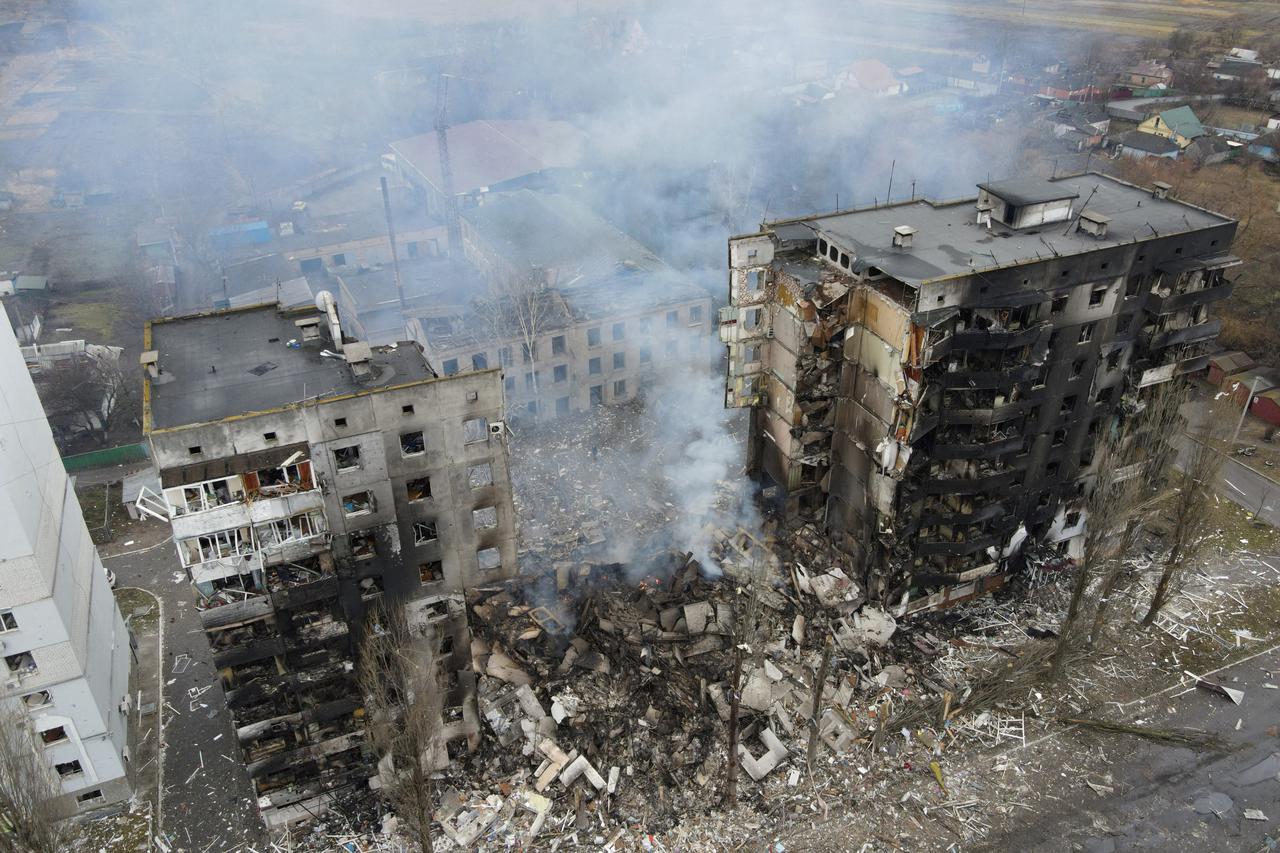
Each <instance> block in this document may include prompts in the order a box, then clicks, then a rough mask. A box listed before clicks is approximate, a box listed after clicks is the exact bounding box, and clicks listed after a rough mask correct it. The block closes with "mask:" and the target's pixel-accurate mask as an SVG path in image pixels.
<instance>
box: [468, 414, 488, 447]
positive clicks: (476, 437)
mask: <svg viewBox="0 0 1280 853" xmlns="http://www.w3.org/2000/svg"><path fill="white" fill-rule="evenodd" d="M477 424H478V425H479V426H477ZM488 440H489V421H488V420H486V419H485V418H467V419H465V420H464V421H463V422H462V443H463V444H480V443H481V442H485V441H488Z"/></svg>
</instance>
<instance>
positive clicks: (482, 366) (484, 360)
mask: <svg viewBox="0 0 1280 853" xmlns="http://www.w3.org/2000/svg"><path fill="white" fill-rule="evenodd" d="M471 369H472V370H488V369H489V356H488V354H487V353H483V352H476V353H472V354H471Z"/></svg>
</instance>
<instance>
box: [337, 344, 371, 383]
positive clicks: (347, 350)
mask: <svg viewBox="0 0 1280 853" xmlns="http://www.w3.org/2000/svg"><path fill="white" fill-rule="evenodd" d="M342 354H343V355H345V356H346V357H347V364H349V365H351V372H352V373H353V374H354V375H355V376H356V377H357V378H360V377H364V376H368V375H369V374H370V373H371V372H372V370H371V365H370V363H369V362H370V360H371V359H372V358H373V348H372V347H370V346H369V345H368V344H367V343H365V342H364V341H352V342H351V343H349V344H347V345H346V347H344V349H343V353H342Z"/></svg>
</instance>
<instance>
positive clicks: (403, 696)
mask: <svg viewBox="0 0 1280 853" xmlns="http://www.w3.org/2000/svg"><path fill="white" fill-rule="evenodd" d="M438 642H439V640H438V637H437V636H436V631H435V630H434V629H433V628H418V627H416V626H413V625H411V624H410V623H409V621H408V619H407V618H406V617H405V613H404V609H403V607H402V606H399V605H393V606H392V607H390V608H379V609H378V610H376V611H374V612H373V613H371V614H370V616H369V619H368V622H367V624H366V626H365V633H364V640H363V642H362V644H361V649H360V676H359V678H360V689H361V692H362V693H363V694H364V701H365V713H366V719H367V727H368V733H369V740H370V742H371V743H372V745H373V747H374V750H375V752H376V753H377V754H378V755H379V756H380V759H381V760H380V761H379V777H380V780H381V783H382V787H381V790H382V794H383V796H384V797H385V798H386V800H387V803H388V804H389V805H390V806H391V810H392V811H393V812H395V814H396V815H397V816H398V817H399V818H400V820H402V821H404V822H405V823H406V824H407V825H408V826H409V827H410V832H411V833H412V834H413V835H414V836H415V837H416V839H417V841H418V846H419V847H420V848H421V850H422V851H423V853H430V851H431V850H432V841H431V815H432V812H433V811H434V810H435V807H436V792H435V785H434V783H433V782H432V781H431V773H432V771H433V770H434V769H435V766H436V760H437V752H438V750H439V748H440V742H441V733H442V728H443V723H442V720H441V714H442V713H443V707H444V702H443V698H444V697H443V695H442V694H443V685H442V680H441V677H440V672H439V667H438V660H439V655H438V654H437V645H438Z"/></svg>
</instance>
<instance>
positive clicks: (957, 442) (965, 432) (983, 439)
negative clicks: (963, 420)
mask: <svg viewBox="0 0 1280 853" xmlns="http://www.w3.org/2000/svg"><path fill="white" fill-rule="evenodd" d="M1021 449H1022V433H1021V432H1020V431H1019V430H1017V429H1016V428H1013V427H1004V428H1002V429H993V428H990V427H987V426H983V425H979V426H976V427H972V428H969V429H965V428H963V427H952V428H950V429H947V430H945V431H943V432H940V433H938V435H937V436H936V438H935V443H934V445H933V455H934V457H935V458H937V459H940V460H943V459H995V458H997V457H999V456H1004V455H1006V454H1009V453H1016V452H1017V451H1019V450H1021Z"/></svg>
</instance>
